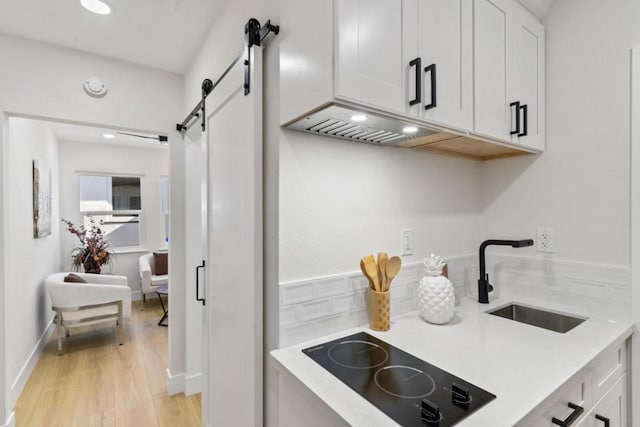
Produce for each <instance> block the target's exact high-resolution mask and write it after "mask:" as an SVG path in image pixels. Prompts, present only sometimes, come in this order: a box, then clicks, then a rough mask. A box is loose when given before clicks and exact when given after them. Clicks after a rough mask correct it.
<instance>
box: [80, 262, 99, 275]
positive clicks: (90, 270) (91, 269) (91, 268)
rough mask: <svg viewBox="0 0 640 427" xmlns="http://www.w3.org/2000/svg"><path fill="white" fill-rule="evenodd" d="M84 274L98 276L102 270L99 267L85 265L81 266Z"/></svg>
mask: <svg viewBox="0 0 640 427" xmlns="http://www.w3.org/2000/svg"><path fill="white" fill-rule="evenodd" d="M82 267H83V268H84V272H85V273H91V274H100V271H101V270H102V268H101V267H100V266H99V265H95V264H89V263H85V264H84V265H83V266H82Z"/></svg>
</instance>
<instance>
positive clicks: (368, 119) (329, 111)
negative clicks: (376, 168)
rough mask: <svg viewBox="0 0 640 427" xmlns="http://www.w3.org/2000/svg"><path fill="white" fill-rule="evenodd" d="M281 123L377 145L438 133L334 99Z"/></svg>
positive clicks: (395, 143)
mask: <svg viewBox="0 0 640 427" xmlns="http://www.w3.org/2000/svg"><path fill="white" fill-rule="evenodd" d="M284 127H285V128H287V129H291V130H297V131H301V132H308V133H312V134H315V135H325V136H331V137H334V138H341V139H347V140H350V141H356V142H365V143H369V144H376V145H398V144H400V143H403V142H407V141H410V140H413V139H417V138H422V137H425V136H429V135H434V134H436V133H438V131H435V130H432V129H429V128H426V127H424V126H422V125H417V124H416V123H412V122H409V121H407V120H401V119H396V118H390V117H385V116H383V115H382V114H377V113H372V112H371V111H365V110H363V109H361V108H358V109H355V108H353V107H350V106H347V105H344V104H337V103H331V104H326V105H324V106H322V107H320V108H318V109H316V110H314V111H312V112H310V113H308V114H305V115H303V116H301V117H299V118H297V119H295V120H292V121H290V122H288V123H286V124H285V125H284Z"/></svg>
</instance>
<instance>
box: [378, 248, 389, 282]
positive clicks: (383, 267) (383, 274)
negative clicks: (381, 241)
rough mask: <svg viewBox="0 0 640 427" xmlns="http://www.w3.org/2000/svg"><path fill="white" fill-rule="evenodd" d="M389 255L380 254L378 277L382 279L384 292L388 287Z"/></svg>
mask: <svg viewBox="0 0 640 427" xmlns="http://www.w3.org/2000/svg"><path fill="white" fill-rule="evenodd" d="M388 260H389V255H387V253H386V252H378V275H379V277H380V289H381V290H382V291H384V289H385V288H386V287H387V261H388Z"/></svg>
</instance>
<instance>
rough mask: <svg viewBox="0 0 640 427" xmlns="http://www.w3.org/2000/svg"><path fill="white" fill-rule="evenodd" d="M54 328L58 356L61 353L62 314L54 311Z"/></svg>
mask: <svg viewBox="0 0 640 427" xmlns="http://www.w3.org/2000/svg"><path fill="white" fill-rule="evenodd" d="M56 329H57V330H58V356H60V355H61V354H62V314H61V313H56Z"/></svg>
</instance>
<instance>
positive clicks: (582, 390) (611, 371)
mask: <svg viewBox="0 0 640 427" xmlns="http://www.w3.org/2000/svg"><path fill="white" fill-rule="evenodd" d="M626 348H627V347H626V343H625V342H623V343H622V344H618V345H616V346H612V347H611V348H609V349H607V350H605V351H604V352H603V353H602V354H601V355H599V356H598V357H597V358H596V359H595V360H594V361H593V362H591V363H589V364H588V365H587V366H585V367H584V368H583V369H581V370H580V371H579V372H578V373H577V374H576V375H575V376H574V377H573V378H571V379H570V380H569V381H568V382H567V383H565V384H564V385H562V386H561V387H560V388H558V390H556V391H555V392H554V393H553V394H552V395H551V396H549V398H548V399H547V400H546V401H545V402H543V403H542V404H541V405H539V406H538V407H537V408H536V409H534V410H533V411H532V412H531V413H530V414H529V415H528V416H527V417H525V418H524V419H523V420H522V421H520V422H519V423H518V426H531V427H553V426H567V427H568V426H572V427H578V426H579V427H623V426H626V425H627V419H628V414H627V405H626V401H627V375H626V373H625V371H626Z"/></svg>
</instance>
